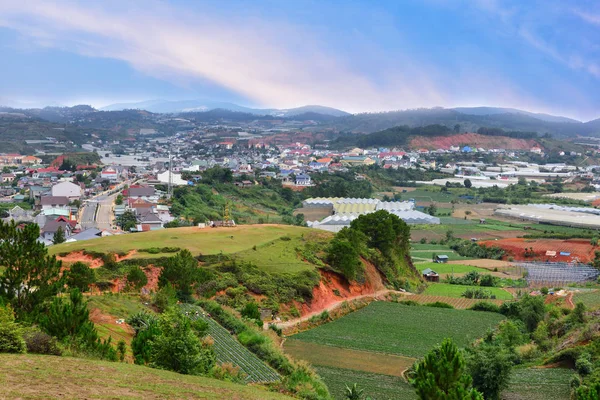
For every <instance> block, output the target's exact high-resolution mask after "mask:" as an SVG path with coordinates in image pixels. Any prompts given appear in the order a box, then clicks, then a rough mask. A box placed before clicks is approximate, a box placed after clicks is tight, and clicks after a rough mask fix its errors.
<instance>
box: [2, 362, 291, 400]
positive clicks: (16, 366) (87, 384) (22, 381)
mask: <svg viewBox="0 0 600 400" xmlns="http://www.w3.org/2000/svg"><path fill="white" fill-rule="evenodd" d="M0 376H2V377H3V379H2V397H3V398H28V399H47V398H58V397H65V398H86V399H99V398H103V399H105V398H144V399H165V398H169V399H190V398H202V399H239V400H245V399H247V400H255V399H272V400H283V399H291V397H288V396H284V395H281V394H277V393H271V392H267V391H266V390H265V389H262V388H260V387H256V386H242V385H237V384H233V383H229V382H224V381H219V380H216V379H210V378H203V377H199V376H190V375H181V374H177V373H174V372H169V371H162V370H158V369H152V368H148V367H143V366H138V365H133V364H124V363H116V362H106V361H95V360H86V359H78V358H70V357H54V356H39V355H32V354H27V355H15V354H2V355H0Z"/></svg>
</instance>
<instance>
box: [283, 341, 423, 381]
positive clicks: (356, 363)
mask: <svg viewBox="0 0 600 400" xmlns="http://www.w3.org/2000/svg"><path fill="white" fill-rule="evenodd" d="M284 350H285V352H286V353H288V354H290V355H291V356H292V357H294V358H295V359H298V360H304V361H308V362H309V363H311V364H312V365H318V366H323V367H335V368H343V369H352V370H356V371H363V372H370V373H376V374H383V375H391V376H398V377H402V372H403V371H405V370H407V369H408V368H410V366H411V365H413V364H414V362H415V360H416V359H415V358H411V357H403V356H396V355H392V354H383V353H374V352H369V351H363V350H350V349H343V348H341V347H333V346H324V345H321V344H317V343H312V342H305V341H301V340H294V339H287V340H286V341H285V343H284Z"/></svg>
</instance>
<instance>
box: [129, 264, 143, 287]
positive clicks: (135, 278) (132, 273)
mask: <svg viewBox="0 0 600 400" xmlns="http://www.w3.org/2000/svg"><path fill="white" fill-rule="evenodd" d="M127 283H128V284H129V285H131V287H133V288H134V289H136V290H140V289H141V288H143V287H144V286H146V285H147V284H148V277H147V276H146V274H145V273H144V271H142V269H141V268H140V267H137V266H133V267H131V269H130V270H129V273H128V274H127Z"/></svg>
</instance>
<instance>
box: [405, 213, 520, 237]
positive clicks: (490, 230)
mask: <svg viewBox="0 0 600 400" xmlns="http://www.w3.org/2000/svg"><path fill="white" fill-rule="evenodd" d="M459 221H460V222H459ZM464 222H465V221H464V220H461V219H456V218H454V219H450V218H447V217H446V218H444V223H443V224H440V225H416V226H415V227H414V228H413V229H411V239H412V240H413V242H416V241H418V240H421V239H422V238H425V239H427V240H440V239H443V238H445V237H446V232H447V231H448V230H452V232H453V233H454V236H455V237H459V238H462V239H471V238H476V239H480V240H481V239H499V238H511V237H516V236H520V235H524V234H525V233H526V232H530V231H525V230H523V228H522V227H523V226H524V225H516V224H508V223H506V222H501V221H493V220H491V221H488V222H487V223H485V224H479V223H474V224H473V223H466V224H465V223H464ZM511 225H512V226H511Z"/></svg>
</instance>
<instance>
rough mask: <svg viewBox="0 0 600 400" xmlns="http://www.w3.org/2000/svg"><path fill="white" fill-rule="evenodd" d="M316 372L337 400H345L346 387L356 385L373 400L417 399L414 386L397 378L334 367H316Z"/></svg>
mask: <svg viewBox="0 0 600 400" xmlns="http://www.w3.org/2000/svg"><path fill="white" fill-rule="evenodd" d="M316 370H317V373H318V374H319V376H321V378H323V381H324V382H325V384H326V385H327V387H328V388H329V392H330V393H331V395H332V396H333V398H334V399H336V400H345V399H346V396H345V392H346V385H348V386H352V385H353V384H354V383H357V384H358V386H359V387H360V388H362V389H364V394H365V396H367V397H370V398H371V399H373V400H387V399H395V400H413V399H416V398H417V396H416V394H415V391H414V389H413V388H412V386H410V385H409V384H408V383H407V382H405V381H404V380H403V379H402V378H398V377H396V376H389V375H381V374H373V373H369V372H363V371H354V370H350V369H342V368H332V367H316Z"/></svg>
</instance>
